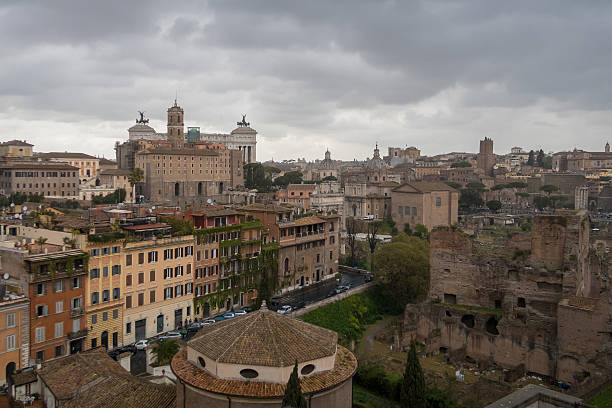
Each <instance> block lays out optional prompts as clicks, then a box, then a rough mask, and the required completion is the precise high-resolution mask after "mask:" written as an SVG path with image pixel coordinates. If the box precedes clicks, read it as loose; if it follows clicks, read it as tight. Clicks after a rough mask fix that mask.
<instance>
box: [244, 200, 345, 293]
mask: <svg viewBox="0 0 612 408" xmlns="http://www.w3.org/2000/svg"><path fill="white" fill-rule="evenodd" d="M241 210H242V211H243V212H244V213H246V214H248V215H251V216H252V217H254V218H256V219H258V220H260V221H261V222H262V223H263V227H264V229H265V230H266V232H267V236H265V237H264V238H265V239H264V240H263V242H264V243H270V242H275V243H278V244H279V245H280V249H279V252H278V275H279V276H278V279H279V283H280V285H279V286H280V287H281V290H282V291H290V290H293V289H296V288H298V287H302V286H305V285H310V284H312V283H315V282H319V281H321V280H325V279H331V278H333V277H334V276H335V274H336V273H337V272H338V255H339V236H338V232H339V229H340V228H339V227H340V217H339V216H337V215H330V216H318V217H313V216H311V217H302V218H295V216H294V213H293V209H291V208H287V207H283V206H277V205H266V204H252V205H248V206H244V207H241Z"/></svg>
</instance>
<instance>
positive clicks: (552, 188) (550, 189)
mask: <svg viewBox="0 0 612 408" xmlns="http://www.w3.org/2000/svg"><path fill="white" fill-rule="evenodd" d="M540 190H541V191H544V192H545V193H546V194H547V195H549V196H550V193H554V192H555V191H559V187H557V186H555V185H553V184H546V185H544V186H542V187H540Z"/></svg>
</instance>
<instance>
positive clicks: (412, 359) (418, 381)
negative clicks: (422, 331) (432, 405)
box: [400, 340, 427, 408]
mask: <svg viewBox="0 0 612 408" xmlns="http://www.w3.org/2000/svg"><path fill="white" fill-rule="evenodd" d="M425 394H426V390H425V377H424V376H423V369H422V368H421V364H420V363H419V358H418V357H417V352H416V343H415V341H414V340H412V341H411V342H410V350H408V358H407V360H406V371H405V372H404V379H403V381H402V387H401V390H400V405H401V407H402V408H425V407H426V406H427V397H426V395H425Z"/></svg>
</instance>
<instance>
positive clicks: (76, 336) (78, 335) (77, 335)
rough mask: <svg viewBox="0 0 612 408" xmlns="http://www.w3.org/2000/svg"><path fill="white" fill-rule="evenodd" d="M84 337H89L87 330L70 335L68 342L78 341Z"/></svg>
mask: <svg viewBox="0 0 612 408" xmlns="http://www.w3.org/2000/svg"><path fill="white" fill-rule="evenodd" d="M83 337H87V329H83V330H79V331H77V332H70V333H68V340H76V339H81V338H83Z"/></svg>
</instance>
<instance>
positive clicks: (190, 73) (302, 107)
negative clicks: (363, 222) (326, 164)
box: [0, 0, 612, 159]
mask: <svg viewBox="0 0 612 408" xmlns="http://www.w3.org/2000/svg"><path fill="white" fill-rule="evenodd" d="M611 17H612V4H611V3H609V2H604V1H600V2H596V1H593V2H574V1H564V2H563V1H561V2H560V1H554V2H553V1H515V2H492V1H489V0H482V1H477V0H474V1H467V2H465V1H450V0H449V1H427V2H426V1H422V2H421V1H382V2H381V1H348V0H347V1H334V2H329V1H301V2H298V1H295V2H288V1H281V0H278V1H265V0H257V1H240V2H238V1H212V2H208V3H203V2H199V1H194V2H180V3H172V4H170V3H168V2H161V1H159V2H137V1H104V2H98V1H90V2H77V1H53V2H45V1H39V2H34V1H32V2H17V1H15V2H2V3H0V38H2V39H3V40H2V41H1V42H0V122H1V123H2V124H3V128H4V129H7V126H10V127H11V129H12V134H11V135H5V139H8V138H13V137H18V138H20V139H28V140H30V141H32V142H34V143H35V144H36V145H37V148H38V149H40V150H52V149H53V150H60V149H64V150H65V149H67V148H69V147H70V148H72V149H80V150H84V151H88V152H90V153H104V154H106V155H111V154H112V146H113V142H114V141H115V140H120V139H124V138H125V137H126V134H125V129H126V128H127V127H129V126H130V125H131V122H132V121H133V118H134V117H135V111H136V110H137V109H144V110H146V111H147V112H148V114H149V115H150V116H151V119H152V124H154V126H155V127H156V128H157V129H158V130H159V131H163V123H164V113H165V108H166V107H167V106H168V105H169V103H170V102H171V100H172V99H173V98H174V94H175V92H177V91H178V94H179V101H180V103H181V105H182V106H183V107H184V108H185V109H186V120H187V122H188V124H189V125H196V126H201V127H202V128H204V129H205V130H207V131H229V130H231V128H232V124H233V123H235V121H236V119H237V118H238V116H239V114H241V113H244V112H248V115H249V117H250V119H251V121H252V122H253V123H254V124H256V128H257V129H258V130H259V131H260V134H261V136H262V138H261V139H260V142H261V145H260V149H258V150H259V152H260V154H261V155H260V158H264V159H265V158H269V157H270V156H274V157H275V158H280V157H283V156H284V157H289V156H291V157H297V156H298V155H299V156H304V155H305V156H307V157H314V156H321V155H322V152H321V151H320V149H321V146H327V147H330V149H332V152H334V150H333V149H336V151H337V152H338V153H335V155H336V156H339V157H342V158H353V157H358V158H359V157H363V156H365V155H371V153H370V152H371V145H372V144H373V141H374V140H378V141H379V142H380V143H381V144H382V145H383V146H386V145H404V144H410V145H417V146H420V147H422V148H423V150H424V151H425V152H427V153H437V152H441V151H445V150H474V149H475V148H476V146H477V140H478V138H482V137H484V136H490V137H493V138H494V139H495V140H496V150H499V151H504V150H506V149H507V148H509V147H510V146H512V145H516V144H523V145H525V147H532V146H533V147H536V146H535V144H537V146H542V147H544V148H545V149H546V150H549V149H562V148H570V147H574V146H575V145H579V146H582V147H585V148H589V149H595V148H600V145H603V143H605V141H603V140H604V139H603V138H604V137H606V134H607V129H609V126H610V119H608V118H609V117H610V115H609V113H610V112H609V111H610V109H611V108H612V106H611V105H612V89H610V86H611V85H610V81H609V80H608V75H609V71H610V67H611V66H612V64H611V58H612V56H611V54H612V53H610V52H609V45H608V44H607V43H608V39H609V38H610V37H611V34H612V27H611V26H610V24H609V21H610V18H611ZM542 124H546V126H544V125H542ZM32 129H37V132H32ZM576 134H580V139H579V140H578V141H576V137H575V135H576ZM77 135H78V139H77V140H76V141H75V140H74V137H75V136H77ZM50 136H52V137H50ZM295 141H301V142H302V143H303V142H306V143H305V145H306V146H305V147H304V148H300V149H296V143H295ZM69 143H71V144H69Z"/></svg>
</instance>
